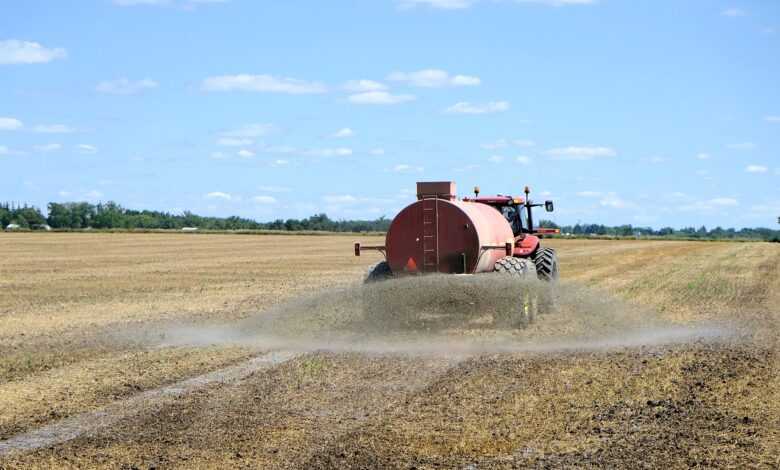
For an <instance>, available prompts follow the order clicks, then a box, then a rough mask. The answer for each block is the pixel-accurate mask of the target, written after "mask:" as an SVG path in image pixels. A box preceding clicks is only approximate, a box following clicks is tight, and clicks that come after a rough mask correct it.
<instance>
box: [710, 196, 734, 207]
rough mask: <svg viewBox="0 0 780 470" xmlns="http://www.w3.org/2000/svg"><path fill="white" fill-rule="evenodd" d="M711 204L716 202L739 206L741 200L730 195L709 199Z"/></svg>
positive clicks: (717, 203)
mask: <svg viewBox="0 0 780 470" xmlns="http://www.w3.org/2000/svg"><path fill="white" fill-rule="evenodd" d="M709 202H710V204H714V205H716V206H738V205H739V202H738V201H737V200H736V199H734V198H730V197H716V198H715V199H710V200H709Z"/></svg>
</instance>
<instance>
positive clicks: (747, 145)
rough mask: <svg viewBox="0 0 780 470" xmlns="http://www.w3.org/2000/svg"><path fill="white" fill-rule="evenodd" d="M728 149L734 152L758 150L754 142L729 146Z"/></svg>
mask: <svg viewBox="0 0 780 470" xmlns="http://www.w3.org/2000/svg"><path fill="white" fill-rule="evenodd" d="M727 147H728V148H730V149H732V150H753V149H754V148H756V144H754V143H753V142H740V143H736V144H729V145H728V146H727Z"/></svg>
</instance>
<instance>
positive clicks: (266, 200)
mask: <svg viewBox="0 0 780 470" xmlns="http://www.w3.org/2000/svg"><path fill="white" fill-rule="evenodd" d="M252 200H253V201H255V202H256V203H258V204H276V198H275V197H273V196H255V197H253V198H252Z"/></svg>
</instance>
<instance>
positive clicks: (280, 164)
mask: <svg viewBox="0 0 780 470" xmlns="http://www.w3.org/2000/svg"><path fill="white" fill-rule="evenodd" d="M288 163H290V162H288V161H287V160H282V159H278V160H274V161H273V165H274V166H284V165H287V164H288Z"/></svg>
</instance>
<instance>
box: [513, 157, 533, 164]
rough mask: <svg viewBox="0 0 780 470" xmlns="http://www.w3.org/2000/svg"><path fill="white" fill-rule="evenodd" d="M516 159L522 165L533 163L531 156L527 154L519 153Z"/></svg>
mask: <svg viewBox="0 0 780 470" xmlns="http://www.w3.org/2000/svg"><path fill="white" fill-rule="evenodd" d="M515 161H516V162H517V163H519V164H521V165H530V164H531V157H527V156H525V155H519V156H518V157H516V158H515Z"/></svg>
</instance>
